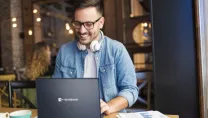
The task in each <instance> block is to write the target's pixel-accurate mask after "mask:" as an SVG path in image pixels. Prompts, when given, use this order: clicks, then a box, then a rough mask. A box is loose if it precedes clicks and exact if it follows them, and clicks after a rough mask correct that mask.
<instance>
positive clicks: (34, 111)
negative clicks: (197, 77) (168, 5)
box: [0, 108, 179, 118]
mask: <svg viewBox="0 0 208 118" xmlns="http://www.w3.org/2000/svg"><path fill="white" fill-rule="evenodd" d="M17 110H25V109H21V108H0V113H3V112H9V113H10V112H13V111H17ZM29 110H31V111H32V118H34V117H35V116H37V109H29ZM116 115H117V113H114V114H111V115H109V116H105V118H117V117H116ZM167 116H168V117H170V118H179V116H178V115H167Z"/></svg>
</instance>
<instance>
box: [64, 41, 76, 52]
mask: <svg viewBox="0 0 208 118" xmlns="http://www.w3.org/2000/svg"><path fill="white" fill-rule="evenodd" d="M76 42H77V41H76V40H72V41H70V42H67V43H65V44H63V45H62V46H61V48H60V49H61V50H68V49H72V48H75V47H76Z"/></svg>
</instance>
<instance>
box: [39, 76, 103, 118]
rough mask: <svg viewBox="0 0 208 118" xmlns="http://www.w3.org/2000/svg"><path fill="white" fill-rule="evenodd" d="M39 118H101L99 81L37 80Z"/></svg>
mask: <svg viewBox="0 0 208 118" xmlns="http://www.w3.org/2000/svg"><path fill="white" fill-rule="evenodd" d="M36 88H37V105H38V118H100V117H101V114H100V96H99V84H98V79H86V78H84V79H83V78H80V79H77V78H76V79H41V78H39V79H37V80H36Z"/></svg>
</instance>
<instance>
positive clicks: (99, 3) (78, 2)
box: [73, 0, 103, 16]
mask: <svg viewBox="0 0 208 118" xmlns="http://www.w3.org/2000/svg"><path fill="white" fill-rule="evenodd" d="M88 7H95V8H96V9H97V11H98V12H99V13H100V14H101V15H102V16H103V0H75V3H74V10H73V13H75V11H76V10H77V9H82V8H88Z"/></svg>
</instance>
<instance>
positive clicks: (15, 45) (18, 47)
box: [10, 0, 24, 68]
mask: <svg viewBox="0 0 208 118" xmlns="http://www.w3.org/2000/svg"><path fill="white" fill-rule="evenodd" d="M21 8H22V7H21V0H11V3H10V9H11V16H10V17H11V18H13V17H16V18H17V21H16V23H17V25H18V26H17V27H16V28H12V29H11V31H12V32H11V36H12V54H13V56H12V59H13V66H14V67H17V68H21V67H23V66H24V58H23V57H24V55H23V39H21V38H20V37H19V33H20V32H22V31H23V30H22V29H23V27H22V10H21Z"/></svg>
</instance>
